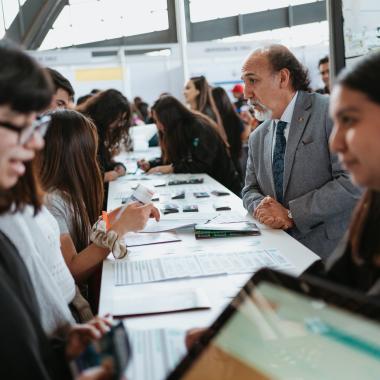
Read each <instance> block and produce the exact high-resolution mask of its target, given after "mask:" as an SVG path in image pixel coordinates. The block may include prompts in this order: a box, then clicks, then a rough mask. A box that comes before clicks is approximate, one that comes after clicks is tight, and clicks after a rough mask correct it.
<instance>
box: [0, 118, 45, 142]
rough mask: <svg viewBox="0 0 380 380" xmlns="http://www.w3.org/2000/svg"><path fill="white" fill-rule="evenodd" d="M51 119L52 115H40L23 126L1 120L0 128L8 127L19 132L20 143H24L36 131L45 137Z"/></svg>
mask: <svg viewBox="0 0 380 380" xmlns="http://www.w3.org/2000/svg"><path fill="white" fill-rule="evenodd" d="M50 120H51V117H50V116H49V115H44V116H40V117H38V118H37V119H36V120H35V121H34V122H33V123H32V124H31V125H29V126H27V127H21V128H20V127H16V126H15V125H13V124H11V123H6V122H2V121H0V128H6V129H8V130H10V131H13V132H16V133H17V134H18V143H19V144H20V145H24V144H26V143H27V142H28V141H29V140H30V139H31V138H32V136H33V135H34V133H35V132H38V133H39V134H40V136H41V137H44V136H45V134H46V131H47V129H48V127H49V125H50V124H49V123H50Z"/></svg>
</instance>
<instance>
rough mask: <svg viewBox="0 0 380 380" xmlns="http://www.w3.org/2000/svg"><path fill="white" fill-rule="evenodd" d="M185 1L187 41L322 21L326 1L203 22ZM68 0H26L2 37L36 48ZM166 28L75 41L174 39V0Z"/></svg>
mask: <svg viewBox="0 0 380 380" xmlns="http://www.w3.org/2000/svg"><path fill="white" fill-rule="evenodd" d="M184 2H185V16H186V30H187V39H188V41H189V42H196V41H210V40H215V39H220V38H226V37H232V36H239V35H243V34H248V33H255V32H262V31H266V30H273V29H279V28H285V27H292V26H296V25H302V24H308V23H313V22H321V21H325V20H326V19H327V15H326V13H327V12H326V1H325V0H324V1H316V2H312V3H306V4H300V5H295V6H288V7H283V8H278V9H271V10H267V11H262V12H255V13H248V14H243V15H238V16H231V17H224V18H219V19H216V20H208V21H202V22H194V23H192V22H191V21H190V7H189V0H184ZM68 4H69V1H68V0H26V2H25V3H24V4H23V5H22V6H21V7H20V11H19V13H18V15H17V16H16V18H15V19H14V21H13V22H12V24H11V25H10V27H9V28H8V29H7V30H6V33H5V37H7V38H9V39H11V40H13V41H15V42H16V43H19V44H21V45H23V46H24V47H25V48H26V49H28V50H36V49H38V48H39V47H40V45H41V44H42V42H43V40H44V38H45V37H46V35H47V33H48V32H49V30H50V29H51V27H52V26H53V24H54V22H55V20H56V19H57V17H58V15H59V14H60V12H61V11H62V9H63V8H64V6H65V5H68ZM167 11H168V21H169V28H168V29H167V30H163V31H157V32H151V33H144V34H139V35H135V36H128V37H120V38H113V39H108V40H103V41H97V42H92V43H86V44H80V45H75V46H76V47H77V48H81V47H86V48H87V47H110V46H131V45H144V44H149V45H151V44H165V43H176V42H177V30H176V11H175V0H167Z"/></svg>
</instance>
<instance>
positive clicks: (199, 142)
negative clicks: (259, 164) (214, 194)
mask: <svg viewBox="0 0 380 380" xmlns="http://www.w3.org/2000/svg"><path fill="white" fill-rule="evenodd" d="M152 113H153V117H154V120H155V121H156V125H157V128H158V130H159V132H160V143H161V144H160V145H161V149H162V157H161V159H160V160H156V162H153V161H150V162H148V161H145V160H141V161H139V162H138V164H139V166H140V167H141V168H142V169H144V170H146V171H148V172H149V173H207V174H209V175H210V176H211V177H213V178H215V179H216V180H217V181H219V182H220V183H222V184H223V185H224V186H226V187H227V188H229V189H230V190H231V191H233V192H235V193H236V194H239V192H240V181H239V174H238V173H237V171H236V169H235V167H234V165H233V163H232V160H231V158H230V157H229V155H228V153H227V150H226V147H225V145H224V143H223V140H222V139H221V137H220V136H219V134H218V133H217V131H216V129H215V127H214V126H213V125H212V120H211V119H210V118H208V117H206V116H204V115H202V114H201V113H199V112H193V111H191V110H189V109H188V108H186V107H185V106H184V105H183V104H182V103H181V102H180V101H178V100H177V99H176V98H174V97H172V96H165V97H162V98H160V99H158V100H157V101H156V102H155V103H154V105H153V106H152ZM153 165H157V166H155V167H152V166H153Z"/></svg>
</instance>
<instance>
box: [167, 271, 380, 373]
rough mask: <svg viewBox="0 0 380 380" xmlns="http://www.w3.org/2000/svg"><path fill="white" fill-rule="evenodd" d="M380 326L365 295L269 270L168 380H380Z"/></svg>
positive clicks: (377, 310)
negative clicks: (379, 377)
mask: <svg viewBox="0 0 380 380" xmlns="http://www.w3.org/2000/svg"><path fill="white" fill-rule="evenodd" d="M379 322H380V303H379V302H378V301H369V300H368V298H366V297H365V296H364V295H363V294H361V293H355V292H354V291H352V290H351V289H347V288H344V287H341V286H337V285H335V284H334V285H333V284H331V283H329V282H326V281H324V280H321V279H320V278H316V277H311V276H307V275H303V276H301V278H299V279H296V278H294V277H291V276H288V275H285V274H283V273H279V272H275V271H271V270H267V269H264V270H261V271H259V272H257V273H256V274H255V275H254V276H253V277H252V278H251V279H250V280H249V281H248V283H247V284H246V285H245V286H244V288H242V289H241V291H240V292H239V293H238V295H237V296H236V297H235V298H234V299H233V301H232V302H231V303H230V304H229V305H228V306H227V308H226V309H225V310H224V311H223V312H222V314H221V315H220V316H219V317H218V318H217V320H216V321H215V322H214V323H213V324H212V325H211V327H210V328H209V329H207V331H206V332H205V333H204V334H203V336H202V337H201V339H200V340H199V342H198V343H196V344H195V345H193V346H192V347H191V349H190V350H189V352H188V354H187V355H186V356H185V357H184V358H183V359H182V361H181V362H180V363H179V364H178V366H177V367H176V368H175V369H174V371H173V372H172V373H171V374H170V375H169V376H168V377H167V379H168V380H174V379H186V380H193V379H197V380H198V379H207V380H216V379H218V380H236V379H239V380H248V379H249V380H251V379H260V380H269V379H276V380H277V379H279V380H282V379H284V380H285V379H287V380H289V379H308V380H320V379H360V380H367V379H376V378H378V376H379V373H380V324H379Z"/></svg>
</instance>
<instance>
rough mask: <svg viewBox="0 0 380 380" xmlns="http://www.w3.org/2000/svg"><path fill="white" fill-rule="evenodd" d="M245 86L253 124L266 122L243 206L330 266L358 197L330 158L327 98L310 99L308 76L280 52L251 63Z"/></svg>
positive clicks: (256, 55)
mask: <svg viewBox="0 0 380 380" xmlns="http://www.w3.org/2000/svg"><path fill="white" fill-rule="evenodd" d="M242 78H243V79H244V82H245V96H246V98H247V99H249V100H250V102H251V104H252V105H253V107H254V112H255V116H256V118H258V119H259V120H265V121H264V122H263V123H262V124H261V125H260V126H259V127H258V128H257V129H256V130H255V131H254V132H253V133H251V135H250V138H249V156H248V163H247V174H246V181H245V187H244V188H243V191H242V193H243V203H244V206H245V207H246V209H247V210H248V211H249V213H252V214H253V216H254V217H255V218H256V219H258V220H259V222H261V223H263V224H266V225H267V226H269V227H272V228H281V229H284V230H286V231H287V232H288V233H289V234H290V235H292V236H293V237H294V238H295V239H297V240H298V241H299V242H301V243H302V244H304V245H305V246H306V247H308V248H310V249H311V250H312V251H313V252H315V253H316V254H318V255H319V256H320V257H322V258H323V259H326V258H327V257H328V256H329V255H330V254H331V253H332V251H333V250H334V248H335V247H336V246H337V244H338V242H339V240H340V239H341V237H342V236H343V233H344V231H345V229H346V228H347V225H348V222H349V218H350V216H351V212H352V210H353V208H354V207H355V204H356V202H357V200H358V199H359V197H360V194H361V190H360V189H359V188H357V187H356V186H354V185H353V184H352V183H351V181H350V179H349V176H348V173H347V171H346V170H344V169H343V168H342V167H341V165H340V164H339V162H338V158H337V156H336V155H334V154H331V153H330V151H329V148H328V138H329V136H330V133H331V129H332V122H331V120H330V119H329V117H328V102H329V98H328V97H326V96H322V95H320V94H316V93H309V92H307V91H308V87H309V79H308V75H307V72H306V71H305V70H304V68H303V66H302V65H301V63H300V62H299V61H298V60H297V58H296V57H295V56H294V55H293V54H292V53H291V52H290V51H289V50H288V49H287V48H286V47H285V46H282V45H271V46H269V47H265V48H262V49H259V50H256V51H255V52H253V53H252V54H251V55H249V57H248V58H247V59H246V61H245V62H244V64H243V68H242Z"/></svg>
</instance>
